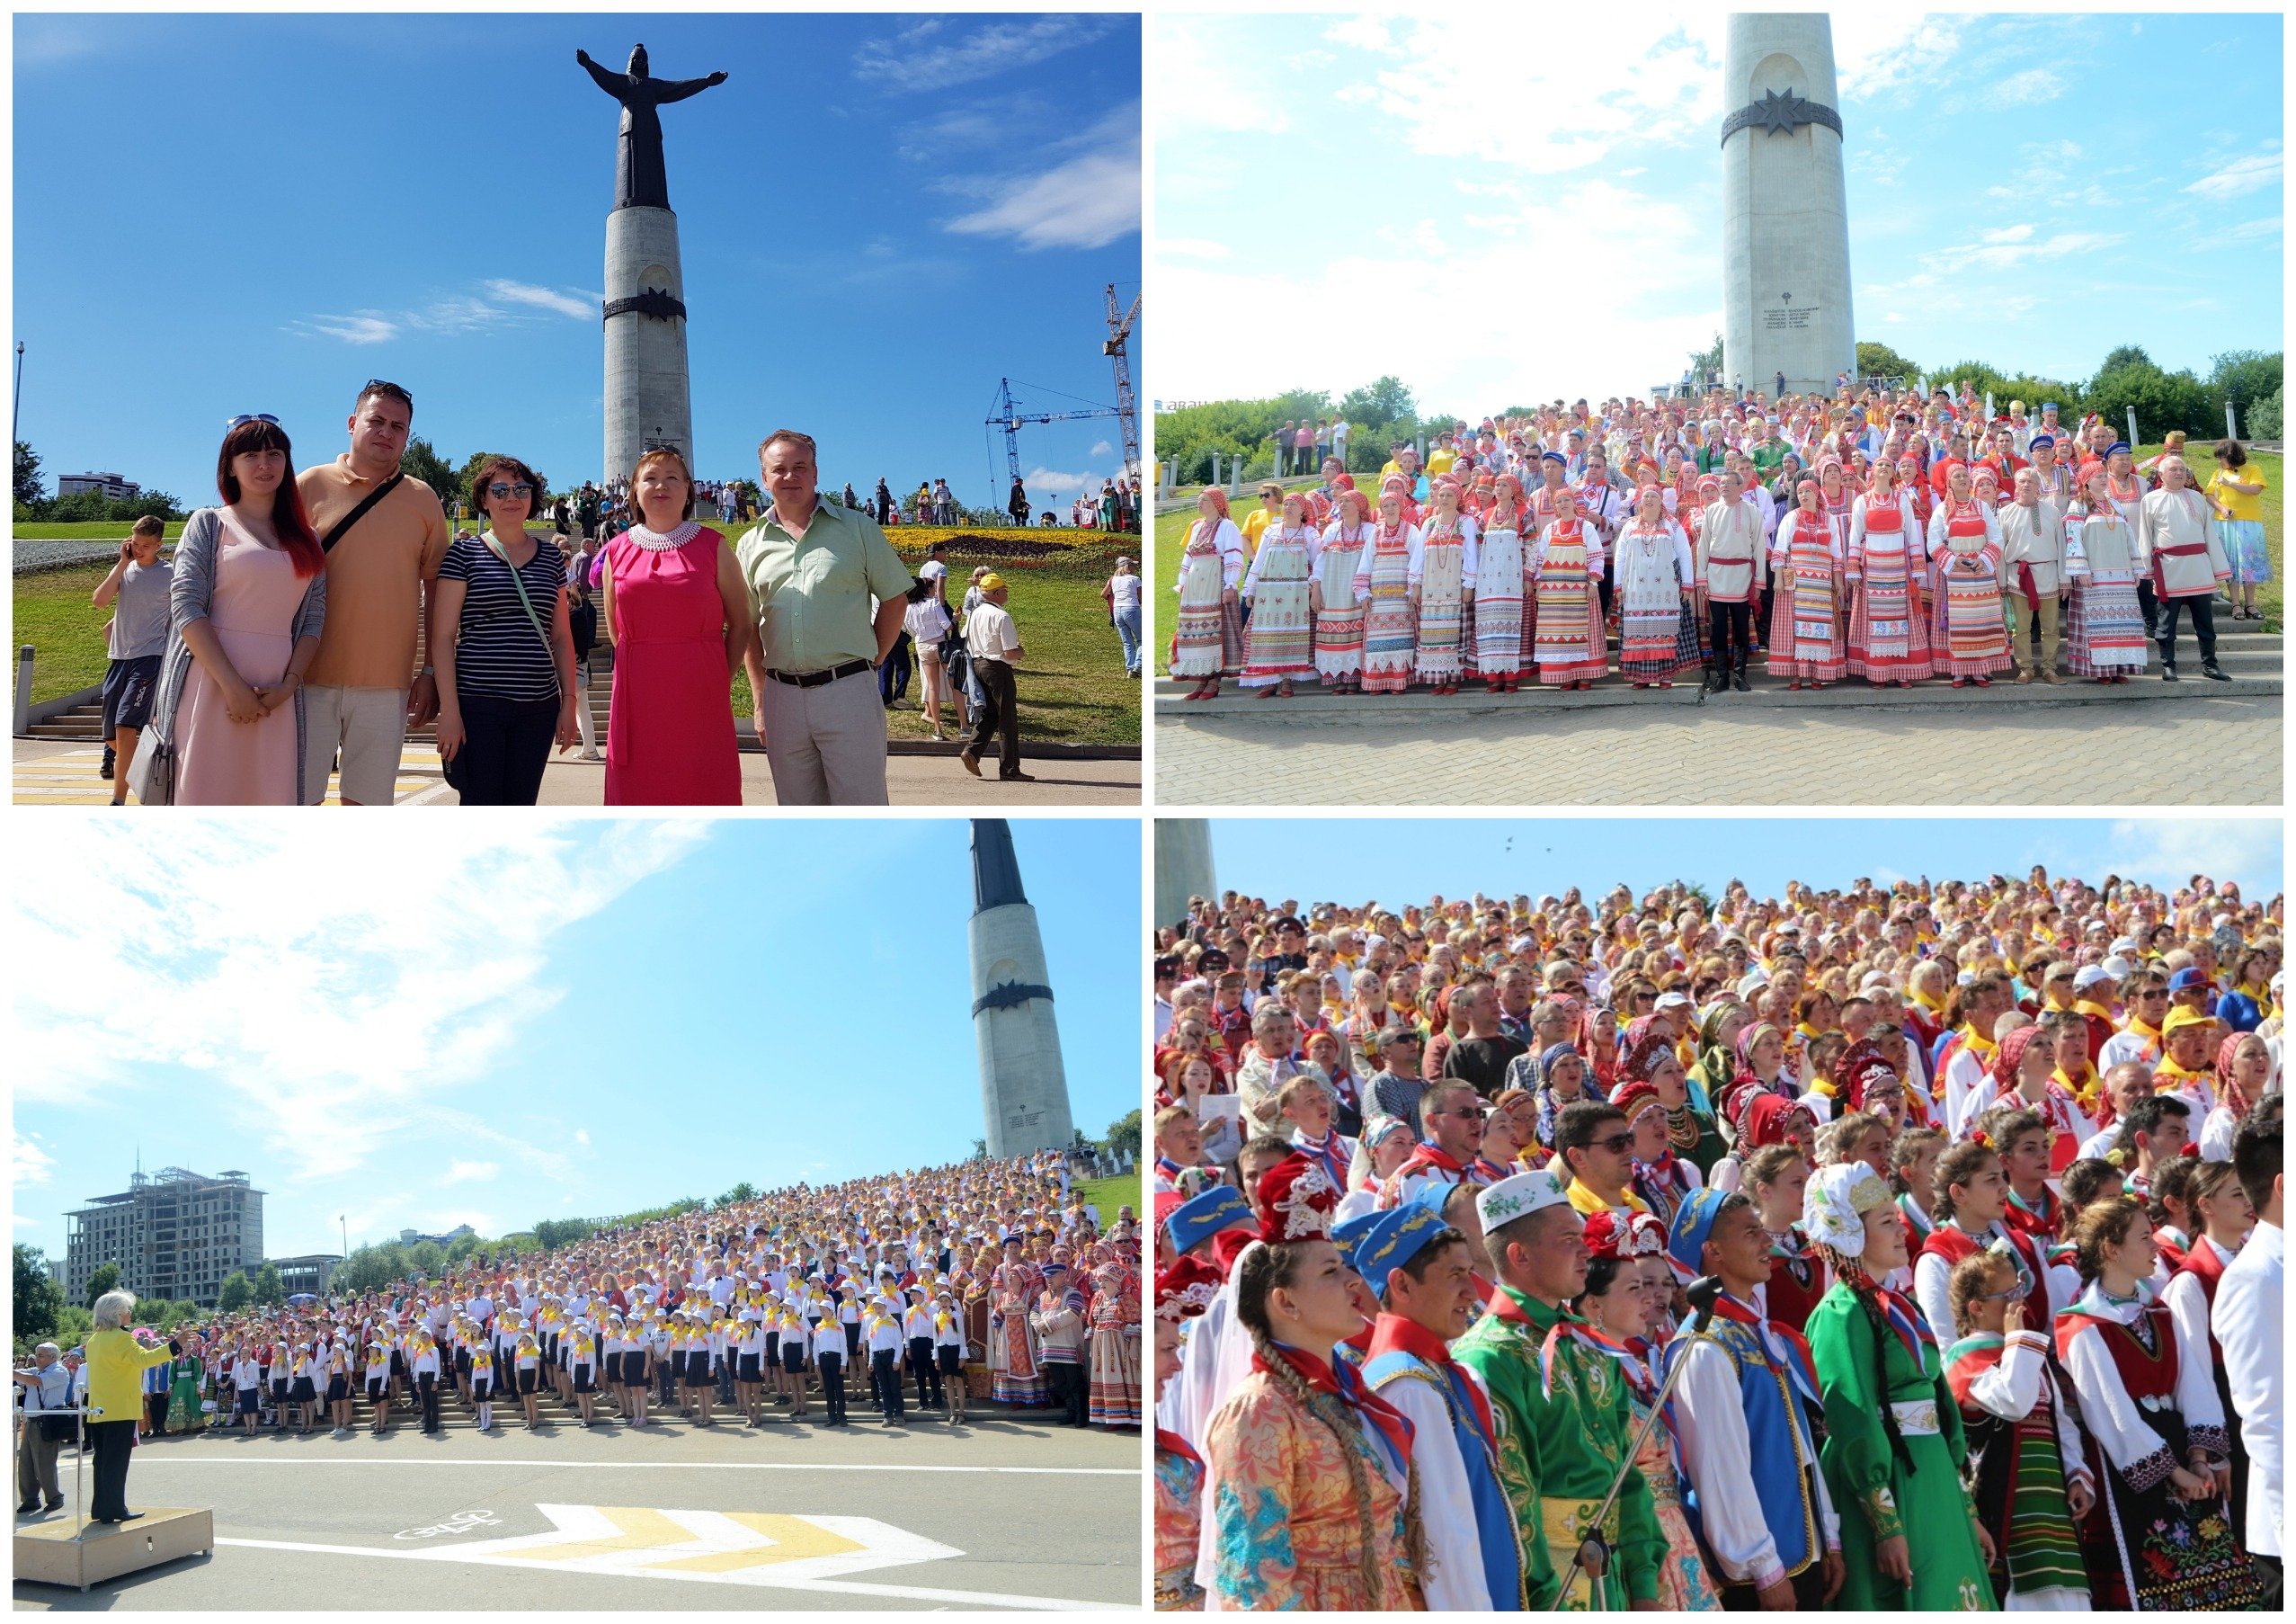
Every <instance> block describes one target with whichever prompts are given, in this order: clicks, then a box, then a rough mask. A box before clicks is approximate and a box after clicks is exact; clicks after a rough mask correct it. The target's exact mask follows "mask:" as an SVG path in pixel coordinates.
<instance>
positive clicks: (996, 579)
mask: <svg viewBox="0 0 2296 1624" xmlns="http://www.w3.org/2000/svg"><path fill="white" fill-rule="evenodd" d="M1003 584H1004V577H1003V576H1001V575H999V574H997V572H996V571H994V570H991V571H989V573H988V574H987V575H985V576H982V577H981V590H982V591H983V592H994V591H995V590H996V589H997V588H998V587H1000V586H1002V585H1003Z"/></svg>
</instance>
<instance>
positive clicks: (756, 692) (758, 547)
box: [734, 429, 913, 807]
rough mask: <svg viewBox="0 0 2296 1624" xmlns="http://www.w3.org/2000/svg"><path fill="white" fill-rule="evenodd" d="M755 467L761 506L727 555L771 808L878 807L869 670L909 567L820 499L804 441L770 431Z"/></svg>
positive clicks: (892, 631) (875, 712) (872, 674)
mask: <svg viewBox="0 0 2296 1624" xmlns="http://www.w3.org/2000/svg"><path fill="white" fill-rule="evenodd" d="M757 458H758V473H759V476H760V478H761V481H762V483H763V485H764V487H765V491H766V494H767V495H768V496H770V498H771V499H772V504H771V506H770V507H769V508H768V509H767V511H766V513H765V515H764V517H762V518H761V519H760V520H759V521H758V522H757V523H756V524H755V525H753V526H752V527H751V528H750V529H749V530H748V531H745V532H744V533H743V536H742V539H741V540H739V541H738V542H736V543H735V544H734V554H735V556H736V557H737V558H740V560H741V565H742V579H743V581H744V582H746V583H747V584H748V585H749V589H750V609H751V612H752V614H753V615H754V616H755V617H756V620H757V629H758V636H757V640H756V641H755V642H753V643H752V644H751V645H750V648H749V651H748V653H747V654H746V655H745V656H743V668H744V669H745V670H746V671H747V672H748V673H749V679H750V696H751V704H752V708H753V709H752V718H751V719H752V722H753V723H754V724H755V726H756V727H757V735H758V737H759V738H760V739H761V741H763V743H764V745H765V754H766V760H767V761H768V763H770V765H771V767H772V769H773V798H774V799H775V800H776V801H777V802H779V804H780V805H782V806H785V807H797V806H811V807H822V806H840V807H851V806H865V807H882V806H884V805H885V803H886V799H887V797H886V794H885V705H884V701H883V700H880V699H879V698H878V696H877V666H878V665H880V664H882V663H883V661H884V659H885V656H886V655H887V654H889V653H891V652H892V649H893V645H894V640H895V639H896V638H899V637H900V635H901V621H902V617H903V614H904V613H905V612H906V611H907V610H908V607H909V589H910V587H911V585H912V584H913V583H912V580H911V578H910V575H909V569H908V567H907V566H906V565H904V564H903V563H902V562H901V555H900V554H898V553H896V552H894V550H893V544H892V543H891V542H890V541H887V540H885V532H884V531H881V530H879V529H878V528H877V523H876V522H875V521H873V520H872V519H870V518H869V517H868V515H867V514H866V513H860V512H859V511H858V510H854V509H849V508H844V507H840V506H837V505H835V504H825V503H823V502H822V501H821V500H820V498H819V496H818V495H817V494H816V492H815V490H814V486H815V482H816V481H817V480H818V479H819V478H820V469H819V468H818V467H817V466H816V464H815V461H814V442H813V440H812V438H811V437H810V436H808V435H805V434H800V433H797V432H796V430H795V429H776V430H775V431H774V432H773V433H770V434H769V435H768V436H766V439H765V442H764V443H763V444H762V445H761V446H759V447H758V452H757ZM871 598H875V599H876V600H877V611H876V615H875V617H874V620H872V617H871V614H870V611H869V600H870V599H871Z"/></svg>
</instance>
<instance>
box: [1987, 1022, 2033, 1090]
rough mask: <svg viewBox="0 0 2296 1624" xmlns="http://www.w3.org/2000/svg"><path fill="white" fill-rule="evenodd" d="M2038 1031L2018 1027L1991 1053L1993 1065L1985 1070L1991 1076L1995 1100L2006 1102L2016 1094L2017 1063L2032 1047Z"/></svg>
mask: <svg viewBox="0 0 2296 1624" xmlns="http://www.w3.org/2000/svg"><path fill="white" fill-rule="evenodd" d="M2040 1031H2041V1029H2040V1028H2039V1027H2038V1026H2020V1027H2019V1028H2017V1030H2016V1031H2013V1032H2011V1033H2010V1034H2009V1035H2008V1036H2007V1037H2006V1038H2004V1039H2002V1040H2001V1046H2000V1047H1999V1048H1996V1049H1995V1050H1994V1051H1993V1064H1992V1065H1991V1066H1989V1067H1987V1069H1988V1070H1989V1071H1990V1072H1991V1073H1992V1074H1993V1083H1994V1088H1995V1093H1994V1095H1993V1097H1994V1098H1995V1099H1996V1100H2007V1098H2008V1097H2009V1096H2010V1095H2011V1094H2013V1093H2016V1092H2017V1065H2018V1062H2019V1061H2021V1060H2022V1059H2024V1057H2025V1050H2026V1049H2028V1048H2032V1047H2033V1039H2034V1037H2035V1036H2037V1035H2038V1034H2039V1032H2040Z"/></svg>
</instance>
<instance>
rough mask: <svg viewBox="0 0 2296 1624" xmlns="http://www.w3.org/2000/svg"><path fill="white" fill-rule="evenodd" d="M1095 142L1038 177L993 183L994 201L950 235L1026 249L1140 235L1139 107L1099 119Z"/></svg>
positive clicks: (953, 225) (955, 224)
mask: <svg viewBox="0 0 2296 1624" xmlns="http://www.w3.org/2000/svg"><path fill="white" fill-rule="evenodd" d="M1099 138H1100V144H1099V146H1097V147H1095V149H1093V150H1090V151H1087V152H1085V153H1083V154H1082V155H1081V156H1077V157H1073V158H1070V159H1068V160H1067V161H1065V162H1063V163H1062V164H1059V165H1055V167H1053V168H1051V169H1048V170H1046V171H1045V172H1044V173H1043V174H1037V175H1032V176H1020V177H1015V178H1012V179H1010V180H1006V181H1002V182H999V183H995V187H994V191H995V193H996V201H994V202H992V203H991V204H990V205H989V206H988V207H986V208H984V209H979V210H974V212H972V213H970V214H966V215H960V216H959V217H958V218H957V219H953V220H951V221H950V222H949V223H948V229H949V230H951V231H956V232H962V233H965V234H966V235H968V236H1010V237H1012V238H1014V239H1016V240H1017V241H1018V242H1019V245H1021V246H1022V247H1023V248H1029V249H1035V248H1098V247H1100V246H1102V245H1105V244H1108V243H1112V242H1114V241H1116V240H1117V238H1118V237H1120V236H1128V235H1130V234H1131V233H1133V232H1135V231H1137V230H1139V229H1140V114H1139V109H1138V106H1137V104H1136V103H1135V105H1134V106H1132V107H1130V108H1126V109H1121V110H1119V111H1118V112H1116V113H1113V114H1111V115H1110V116H1109V117H1108V118H1107V119H1105V120H1102V122H1101V125H1100V127H1099Z"/></svg>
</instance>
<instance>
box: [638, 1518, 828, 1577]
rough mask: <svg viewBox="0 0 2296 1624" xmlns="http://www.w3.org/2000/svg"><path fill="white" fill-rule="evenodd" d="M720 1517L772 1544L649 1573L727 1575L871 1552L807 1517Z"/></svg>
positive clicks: (651, 1565) (683, 1560)
mask: <svg viewBox="0 0 2296 1624" xmlns="http://www.w3.org/2000/svg"><path fill="white" fill-rule="evenodd" d="M718 1514H719V1515H720V1516H722V1517H724V1518H725V1521H728V1522H732V1523H735V1524H737V1525H738V1526H740V1527H742V1528H745V1529H749V1530H752V1531H753V1532H755V1533H760V1534H762V1535H764V1536H765V1537H766V1538H767V1539H770V1541H772V1543H771V1544H770V1545H761V1546H754V1547H752V1548H748V1549H745V1550H732V1551H717V1552H714V1553H712V1554H711V1555H709V1556H706V1557H677V1558H675V1559H674V1560H672V1561H668V1562H648V1563H645V1564H644V1566H645V1567H647V1568H648V1569H667V1570H668V1571H670V1572H672V1573H698V1574H723V1573H732V1572H734V1570H736V1569H738V1568H743V1567H762V1566H766V1565H767V1564H768V1563H772V1562H801V1561H805V1560H806V1559H807V1558H809V1557H841V1556H844V1555H846V1554H848V1553H849V1552H851V1551H857V1550H866V1549H868V1547H867V1546H865V1545H863V1544H862V1543H861V1542H860V1541H859V1539H847V1538H846V1537H845V1536H844V1535H842V1534H838V1533H832V1532H831V1531H830V1530H828V1529H825V1528H823V1527H822V1526H821V1525H820V1524H819V1523H816V1522H809V1521H806V1520H805V1518H803V1517H788V1516H781V1515H778V1514H775V1513H773V1512H719V1513H718ZM689 1538H690V1536H689Z"/></svg>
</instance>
